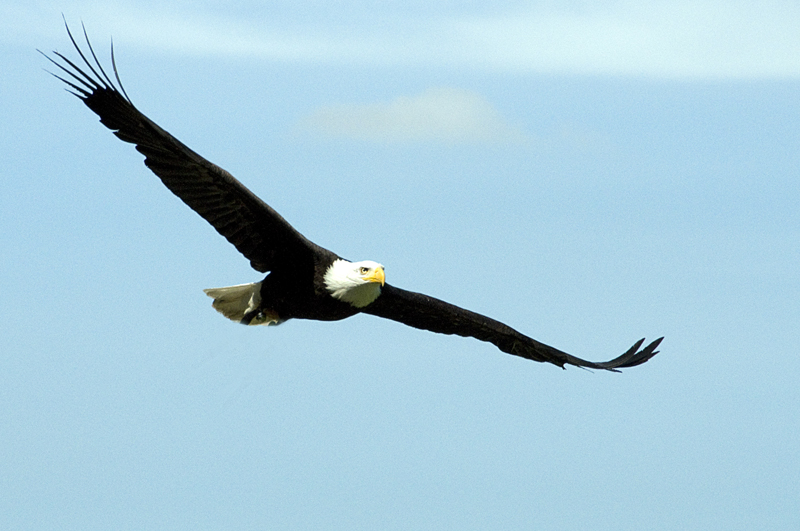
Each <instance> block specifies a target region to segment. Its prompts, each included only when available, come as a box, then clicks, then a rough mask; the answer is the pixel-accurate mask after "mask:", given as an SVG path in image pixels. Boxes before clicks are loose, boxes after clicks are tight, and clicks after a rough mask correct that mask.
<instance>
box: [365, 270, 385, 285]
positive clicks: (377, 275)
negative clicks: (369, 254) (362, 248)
mask: <svg viewBox="0 0 800 531" xmlns="http://www.w3.org/2000/svg"><path fill="white" fill-rule="evenodd" d="M364 280H366V281H367V282H378V283H380V285H381V286H383V285H384V284H385V283H386V273H384V271H383V268H382V267H376V268H375V270H374V271H372V273H370V274H368V275H366V276H364Z"/></svg>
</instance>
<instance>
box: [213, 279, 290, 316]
mask: <svg viewBox="0 0 800 531" xmlns="http://www.w3.org/2000/svg"><path fill="white" fill-rule="evenodd" d="M203 291H204V292H205V294H206V295H208V296H209V297H211V298H212V299H214V302H213V303H212V306H213V307H214V309H215V310H217V311H218V312H219V313H221V314H222V315H224V316H225V317H227V318H228V319H230V320H231V321H236V322H238V323H243V324H249V325H276V324H280V323H281V321H280V319H278V316H277V315H269V314H267V313H264V312H262V311H258V306H259V304H261V282H254V283H252V284H239V285H238V286H228V287H227V288H211V289H204V290H203Z"/></svg>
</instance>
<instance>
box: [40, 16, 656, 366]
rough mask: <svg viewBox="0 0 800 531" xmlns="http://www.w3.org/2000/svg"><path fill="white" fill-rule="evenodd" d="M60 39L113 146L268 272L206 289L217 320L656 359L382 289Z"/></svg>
mask: <svg viewBox="0 0 800 531" xmlns="http://www.w3.org/2000/svg"><path fill="white" fill-rule="evenodd" d="M67 33H68V35H69V38H70V40H71V42H72V45H73V46H74V48H75V50H76V51H77V53H78V55H79V57H80V59H79V60H77V61H72V60H70V59H68V58H67V57H66V56H65V55H63V54H61V53H59V52H53V54H54V56H55V58H53V57H50V56H47V55H46V54H43V55H45V57H47V59H48V60H49V61H50V62H51V63H53V64H54V65H55V66H56V67H57V68H58V69H59V71H60V75H58V74H53V75H55V77H57V78H58V79H60V80H61V81H63V82H64V83H66V84H67V87H68V91H70V92H71V93H73V94H74V95H76V96H78V97H79V98H80V99H81V100H82V101H83V102H84V103H85V104H86V106H87V107H89V109H91V110H92V111H93V112H94V113H95V114H97V115H98V116H99V117H100V122H101V123H102V124H103V125H105V126H106V127H107V128H109V129H110V130H111V131H112V132H113V133H114V134H115V135H116V136H117V137H118V138H119V139H120V140H122V141H124V142H128V143H131V144H133V145H134V146H135V147H136V150H137V151H139V152H140V153H142V154H143V155H144V157H145V159H144V162H145V165H146V166H147V167H148V168H149V169H150V170H151V171H152V172H153V173H155V174H156V175H157V176H158V177H159V178H160V179H161V181H162V182H163V183H164V185H165V186H166V187H167V188H168V189H169V190H171V191H172V192H173V193H174V194H175V195H176V196H178V197H179V198H180V199H181V200H182V201H183V202H184V203H186V205H188V206H189V207H190V208H191V209H192V210H194V211H195V212H197V213H198V214H199V215H200V216H201V217H203V218H204V219H205V220H206V221H207V222H208V223H209V224H211V226H212V227H214V229H216V231H217V232H218V233H219V234H220V235H222V236H223V237H224V238H226V239H227V240H228V241H229V242H230V243H231V244H232V245H233V246H234V247H236V249H237V250H238V251H239V252H240V253H241V254H242V255H244V257H245V258H247V259H248V260H249V261H250V265H251V266H252V267H253V269H255V270H256V271H259V272H261V273H266V274H267V275H266V277H264V278H263V280H261V281H260V282H254V283H251V284H240V285H236V286H229V287H224V288H213V289H208V290H205V292H206V294H207V295H209V296H210V297H212V298H213V299H214V302H213V303H212V305H213V307H214V308H215V309H216V310H217V311H219V312H220V313H222V314H223V315H224V316H225V317H228V318H229V319H232V320H234V321H237V322H240V323H243V324H247V325H257V324H261V325H277V324H281V323H283V322H286V321H288V320H290V319H312V320H318V321H337V320H340V319H345V318H347V317H351V316H353V315H356V314H359V313H365V314H370V315H374V316H377V317H381V318H385V319H391V320H394V321H397V322H400V323H403V324H406V325H408V326H411V327H414V328H418V329H422V330H428V331H431V332H436V333H441V334H455V335H459V336H464V337H473V338H475V339H478V340H480V341H485V342H488V343H491V344H493V345H495V346H496V347H497V348H498V349H500V350H501V351H503V352H506V353H509V354H513V355H515V356H519V357H521V358H526V359H529V360H533V361H539V362H548V363H552V364H554V365H557V366H559V367H564V366H565V365H567V364H569V365H575V366H579V367H588V368H594V369H605V370H610V371H618V370H619V369H621V368H626V367H633V366H636V365H640V364H642V363H644V362H646V361H648V360H649V359H650V358H652V357H653V356H655V355H656V354H657V351H656V348H657V347H658V345H659V344H660V343H661V340H662V339H663V338H659V339H656V340H655V341H653V342H651V343H650V344H649V345H647V346H645V347H643V348H642V345H643V344H644V339H641V340H639V341H637V342H636V343H634V345H633V346H632V347H631V348H630V349H628V350H627V351H626V352H625V353H623V354H622V355H620V356H618V357H616V358H614V359H612V360H610V361H606V362H592V361H587V360H584V359H581V358H578V357H575V356H573V355H571V354H568V353H566V352H563V351H561V350H558V349H556V348H554V347H551V346H549V345H546V344H544V343H541V342H539V341H537V340H535V339H533V338H531V337H528V336H526V335H524V334H522V333H520V332H518V331H516V330H515V329H513V328H511V327H509V326H508V325H506V324H504V323H501V322H499V321H496V320H494V319H491V318H489V317H486V316H484V315H481V314H479V313H475V312H472V311H470V310H466V309H464V308H460V307H458V306H455V305H453V304H450V303H447V302H444V301H442V300H439V299H436V298H433V297H431V296H429V295H424V294H421V293H415V292H413V291H407V290H404V289H401V288H397V287H395V286H392V285H390V284H387V283H386V282H385V271H384V267H383V266H382V265H381V264H379V263H377V262H373V261H369V260H365V261H360V262H359V261H356V262H352V261H349V260H346V259H344V258H342V257H340V256H338V255H337V254H336V253H334V252H332V251H329V250H327V249H325V248H323V247H321V246H319V245H317V244H315V243H313V242H311V241H309V240H308V239H307V238H305V237H304V236H303V235H302V234H300V232H298V231H297V230H296V229H295V228H294V227H293V226H292V225H290V224H289V222H287V221H286V220H285V219H284V218H283V217H281V215H280V214H278V213H277V212H276V211H275V210H274V209H272V207H270V206H269V205H268V204H266V203H265V202H264V201H262V200H261V199H260V198H259V197H257V196H256V195H255V194H253V193H252V192H251V191H250V190H249V189H248V188H247V187H245V186H244V185H243V184H242V183H241V182H239V181H238V180H236V179H235V178H234V177H233V176H232V175H231V174H230V173H228V172H227V171H225V170H223V169H222V168H220V167H219V166H216V165H215V164H213V163H211V162H209V161H208V160H206V159H205V158H203V157H202V156H201V155H199V154H197V153H195V152H194V151H192V150H191V149H190V148H189V147H187V146H186V145H184V144H183V143H182V142H180V141H179V140H177V139H176V138H175V137H173V136H172V135H171V134H169V133H168V132H167V131H165V130H164V129H162V128H161V127H159V126H158V125H157V124H156V123H155V122H153V121H152V120H150V119H149V118H148V117H147V116H145V115H144V114H142V113H141V112H140V111H139V110H138V109H137V108H136V107H135V106H134V105H133V103H132V102H131V100H130V98H129V97H128V95H127V93H126V92H125V89H124V88H123V86H122V83H121V81H120V78H119V74H118V72H117V67H116V63H115V61H114V54H113V46H112V50H111V64H112V66H113V75H114V80H112V79H111V77H110V76H109V75H108V74H107V73H106V71H105V69H104V68H103V66H102V65H101V63H100V61H98V59H97V56H96V55H95V53H94V50H93V49H92V45H91V43H90V42H89V39H88V36H86V31H85V29H84V36H85V37H86V46H87V47H88V54H87V53H85V52H84V51H83V50H82V49H81V47H80V46H79V45H78V44H77V42H76V41H75V39H74V37H73V35H72V33H71V32H70V30H69V27H67ZM81 63H82V65H81V66H79V64H81Z"/></svg>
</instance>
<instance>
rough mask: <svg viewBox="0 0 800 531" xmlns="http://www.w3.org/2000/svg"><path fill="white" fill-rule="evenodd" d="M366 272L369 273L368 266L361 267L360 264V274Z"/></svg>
mask: <svg viewBox="0 0 800 531" xmlns="http://www.w3.org/2000/svg"><path fill="white" fill-rule="evenodd" d="M367 273H369V268H368V267H363V266H362V267H361V274H362V275H366V274H367Z"/></svg>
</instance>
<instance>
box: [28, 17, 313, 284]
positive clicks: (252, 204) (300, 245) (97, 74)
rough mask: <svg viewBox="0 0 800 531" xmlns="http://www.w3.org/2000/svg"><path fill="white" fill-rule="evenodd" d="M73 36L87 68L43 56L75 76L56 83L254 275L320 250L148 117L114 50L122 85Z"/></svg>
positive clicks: (254, 197)
mask: <svg viewBox="0 0 800 531" xmlns="http://www.w3.org/2000/svg"><path fill="white" fill-rule="evenodd" d="M67 33H69V38H70V40H71V41H72V44H73V45H74V46H75V49H76V50H77V51H78V54H79V55H80V57H81V59H82V60H83V63H84V65H85V67H84V68H81V67H79V66H77V65H76V64H75V63H74V62H72V61H70V60H69V59H67V58H66V57H65V56H64V55H62V54H60V53H59V52H53V53H54V54H55V55H56V56H57V57H58V58H59V59H61V61H62V62H63V63H62V62H59V61H56V60H54V59H53V58H51V57H49V56H47V55H46V54H42V55H44V56H45V57H47V59H48V60H50V61H51V62H52V63H53V64H55V65H56V66H57V67H58V68H59V69H61V70H62V71H63V72H64V73H66V74H67V75H68V76H69V78H67V79H65V78H64V77H60V76H58V75H56V77H57V78H58V79H60V80H61V81H63V82H64V83H66V84H67V85H68V86H69V87H71V89H72V90H71V91H70V92H73V91H74V92H73V94H75V95H76V96H78V97H79V98H80V99H81V100H83V102H84V103H85V104H86V106H87V107H89V108H90V109H91V110H92V111H94V112H95V114H97V115H98V116H99V117H100V122H101V123H102V124H103V125H105V126H106V127H108V128H109V129H111V130H112V131H113V132H114V134H115V135H117V137H119V138H120V139H121V140H123V141H125V142H130V143H132V144H135V145H136V150H137V151H139V152H140V153H142V154H143V155H144V156H145V161H144V163H145V165H146V166H147V167H148V168H150V170H152V171H153V173H155V174H156V175H157V176H158V177H159V178H160V179H161V181H162V182H163V183H164V184H165V185H166V186H167V188H169V189H170V190H171V191H172V193H174V194H175V195H177V196H178V197H179V198H180V199H181V200H182V201H183V202H184V203H186V204H187V205H188V206H189V207H190V208H191V209H192V210H194V211H195V212H197V213H198V214H200V216H202V217H203V218H204V219H205V220H206V221H208V222H209V223H210V224H211V225H212V226H213V227H214V228H215V229H216V230H217V232H219V233H220V234H221V235H222V236H224V237H225V238H226V239H227V240H228V241H229V242H230V243H232V244H233V245H234V246H235V247H236V249H238V250H239V252H240V253H242V254H243V255H244V256H245V257H246V258H247V259H249V260H250V264H251V265H252V267H253V268H254V269H256V270H257V271H261V272H267V271H270V270H272V269H273V268H274V267H275V266H276V264H277V263H278V262H288V261H290V260H297V258H299V255H301V254H302V255H305V256H307V253H308V252H309V251H311V250H312V249H317V248H318V247H317V246H316V245H314V244H313V243H312V242H310V241H309V240H307V239H306V238H305V237H304V236H303V235H302V234H300V233H299V232H298V231H297V230H296V229H295V228H294V227H292V226H291V225H290V224H289V223H288V222H287V221H286V220H285V219H283V217H282V216H281V215H280V214H278V213H277V212H276V211H275V210H273V209H272V208H271V207H270V206H269V205H267V204H266V203H264V201H262V200H261V199H259V198H258V197H257V196H256V195H255V194H254V193H253V192H251V191H250V190H248V189H247V188H246V187H245V186H244V185H243V184H242V183H240V182H239V181H238V180H236V179H235V178H234V177H233V176H232V175H231V174H230V173H228V172H227V171H225V170H223V169H222V168H220V167H218V166H216V165H215V164H212V163H211V162H209V161H208V160H206V159H205V158H203V157H201V156H200V155H198V154H197V153H195V152H194V151H192V150H191V149H189V148H188V147H187V146H186V145H184V144H183V143H181V142H180V141H179V140H178V139H176V138H175V137H173V136H172V135H170V134H169V133H168V132H166V131H165V130H163V129H162V128H161V127H159V126H158V125H157V124H156V123H155V122H153V121H152V120H150V119H149V118H148V117H147V116H145V115H144V114H142V113H141V112H140V111H139V110H138V109H137V108H136V107H135V106H134V105H133V103H132V102H131V100H130V98H128V95H127V94H126V93H125V89H124V88H123V87H122V83H121V82H120V80H119V75H118V74H117V67H116V64H115V62H114V55H113V53H114V51H113V46H112V50H111V54H112V55H111V60H112V66H113V69H114V76H115V78H116V80H117V83H116V84H115V83H114V82H113V81H112V80H111V79H110V78H109V76H108V75H107V74H106V73H105V71H104V70H103V67H102V66H101V65H100V62H99V61H98V60H97V56H96V55H95V53H94V50H93V49H92V45H91V43H89V39H88V37H86V44H87V45H88V47H89V52H90V53H91V57H92V59H93V60H94V66H93V64H92V63H91V62H90V61H89V60H88V58H87V57H86V55H84V53H83V51H81V49H80V47H79V46H78V44H77V43H76V42H75V39H74V38H73V36H72V33H71V32H70V31H69V27H67ZM84 36H86V31H85V30H84ZM95 67H96V68H95ZM87 69H88V72H87ZM54 75H55V74H54ZM117 85H118V86H117ZM286 255H289V256H286Z"/></svg>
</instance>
